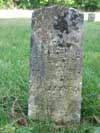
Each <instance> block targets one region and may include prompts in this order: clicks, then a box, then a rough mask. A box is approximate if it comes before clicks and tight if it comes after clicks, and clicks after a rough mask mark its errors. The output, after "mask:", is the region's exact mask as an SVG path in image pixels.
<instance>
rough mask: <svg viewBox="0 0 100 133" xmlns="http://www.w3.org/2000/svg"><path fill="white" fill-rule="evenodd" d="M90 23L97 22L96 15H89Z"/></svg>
mask: <svg viewBox="0 0 100 133" xmlns="http://www.w3.org/2000/svg"><path fill="white" fill-rule="evenodd" d="M88 21H90V22H94V21H95V14H94V13H89V14H88Z"/></svg>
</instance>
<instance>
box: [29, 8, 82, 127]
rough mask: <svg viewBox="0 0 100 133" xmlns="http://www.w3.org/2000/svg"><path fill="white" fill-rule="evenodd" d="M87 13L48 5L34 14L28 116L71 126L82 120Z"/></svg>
mask: <svg viewBox="0 0 100 133" xmlns="http://www.w3.org/2000/svg"><path fill="white" fill-rule="evenodd" d="M82 29H83V15H82V14H80V13H79V12H78V11H77V10H75V9H73V8H69V9H68V8H65V7H58V6H53V7H48V8H43V9H38V10H36V11H35V12H34V13H33V16H32V36H31V57H30V91H29V111H28V115H29V116H30V117H31V118H32V119H33V120H40V121H46V120H51V121H54V122H55V123H56V124H62V125H67V123H74V122H79V121H80V108H81V84H82V34H83V31H82Z"/></svg>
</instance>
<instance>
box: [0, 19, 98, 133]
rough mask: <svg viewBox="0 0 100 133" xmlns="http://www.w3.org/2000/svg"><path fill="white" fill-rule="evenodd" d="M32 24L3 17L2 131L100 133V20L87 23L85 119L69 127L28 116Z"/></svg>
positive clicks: (0, 48) (0, 49)
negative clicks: (42, 121) (39, 120)
mask: <svg viewBox="0 0 100 133" xmlns="http://www.w3.org/2000/svg"><path fill="white" fill-rule="evenodd" d="M30 26H31V21H30V19H9V20H7V19H5V20H0V133H99V132H100V23H99V22H96V23H92V22H85V24H84V39H83V40H84V41H83V42H84V44H83V85H82V110H81V113H82V120H81V124H80V125H79V126H78V127H77V128H72V129H69V130H68V129H63V130H59V129H54V128H53V123H51V122H49V121H47V122H46V123H45V124H44V123H41V122H39V123H38V124H37V123H34V122H33V121H32V120H30V119H28V118H27V100H28V78H29V51H30V34H31V27H30ZM23 121H24V124H23V123H22V122H23ZM26 121H27V122H26Z"/></svg>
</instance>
